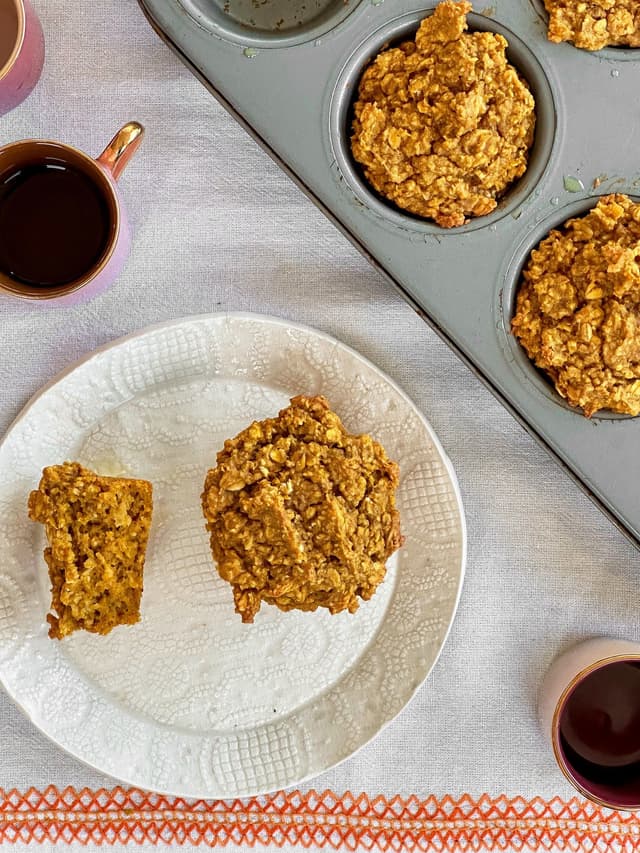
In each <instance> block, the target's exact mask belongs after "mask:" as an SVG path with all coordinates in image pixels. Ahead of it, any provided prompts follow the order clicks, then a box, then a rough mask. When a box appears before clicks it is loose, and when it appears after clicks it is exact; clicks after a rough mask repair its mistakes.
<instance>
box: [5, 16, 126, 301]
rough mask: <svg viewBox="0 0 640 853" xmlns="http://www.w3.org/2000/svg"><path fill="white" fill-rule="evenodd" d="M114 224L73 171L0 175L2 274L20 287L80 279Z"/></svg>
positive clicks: (42, 169) (31, 168) (49, 166)
mask: <svg viewBox="0 0 640 853" xmlns="http://www.w3.org/2000/svg"><path fill="white" fill-rule="evenodd" d="M1 2H2V0H0V3H1ZM110 225H111V217H110V213H109V207H108V205H107V202H106V199H105V197H104V194H103V193H102V191H101V189H100V187H99V186H98V185H97V184H96V182H95V181H94V180H93V179H92V178H91V177H89V176H88V175H86V174H85V173H84V172H82V171H81V170H80V169H77V168H75V167H74V166H70V165H67V164H64V163H58V162H55V163H36V164H33V165H28V166H23V167H21V168H16V169H13V170H12V171H9V172H5V174H3V175H0V273H3V274H4V275H6V276H9V277H10V278H12V279H14V280H15V281H17V282H21V283H22V284H28V285H32V286H37V287H55V286H60V285H64V284H69V283H70V282H72V281H75V280H76V279H79V278H82V277H83V276H85V275H86V274H87V273H88V272H90V271H91V270H92V269H93V267H95V266H96V264H97V263H98V262H99V260H100V258H101V257H102V256H103V254H104V253H105V250H106V248H107V245H108V242H109V237H110V231H111V229H110Z"/></svg>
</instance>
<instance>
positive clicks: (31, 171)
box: [0, 158, 111, 287]
mask: <svg viewBox="0 0 640 853" xmlns="http://www.w3.org/2000/svg"><path fill="white" fill-rule="evenodd" d="M110 233H111V215H110V211H109V206H108V204H107V200H106V199H105V197H104V194H103V192H102V191H101V189H100V187H99V186H98V185H97V183H96V181H95V179H93V178H92V177H90V176H89V175H87V174H86V173H84V172H83V171H82V170H81V169H80V168H78V167H77V166H75V165H71V164H69V163H65V162H64V161H62V160H54V159H52V158H47V159H45V160H42V161H37V160H35V161H34V162H32V163H28V164H26V165H22V166H20V167H17V168H13V169H10V170H9V171H7V172H6V173H5V174H2V175H0V273H2V274H4V275H5V276H8V277H9V278H11V279H13V280H14V281H16V282H19V283H21V284H26V285H31V286H36V287H57V286H60V285H65V284H68V283H70V282H73V281H76V280H77V279H80V278H82V277H83V276H84V275H86V273H87V272H88V271H89V270H91V269H92V268H93V267H94V266H95V265H96V264H97V263H98V262H99V260H100V258H101V257H102V255H103V254H104V253H105V250H106V248H107V246H108V244H109V240H110Z"/></svg>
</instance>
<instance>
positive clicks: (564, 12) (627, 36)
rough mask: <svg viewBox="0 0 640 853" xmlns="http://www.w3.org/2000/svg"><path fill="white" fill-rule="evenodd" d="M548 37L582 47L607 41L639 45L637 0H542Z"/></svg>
mask: <svg viewBox="0 0 640 853" xmlns="http://www.w3.org/2000/svg"><path fill="white" fill-rule="evenodd" d="M545 6H546V9H547V12H548V13H549V31H548V37H549V41H554V42H559V41H571V42H573V43H574V44H575V46H576V47H582V48H584V49H585V50H600V49H601V48H603V47H607V45H625V46H627V47H640V2H639V0H588V2H586V1H585V0H545Z"/></svg>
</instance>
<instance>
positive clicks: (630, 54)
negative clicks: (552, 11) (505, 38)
mask: <svg viewBox="0 0 640 853" xmlns="http://www.w3.org/2000/svg"><path fill="white" fill-rule="evenodd" d="M530 3H531V5H532V6H533V8H534V9H535V11H536V12H537V14H538V16H539V18H540V20H541V21H542V23H543V24H544V30H545V32H546V31H547V26H548V24H549V14H548V12H547V10H546V8H545V5H544V0H530ZM561 44H565V42H561ZM566 44H567V45H568V46H569V47H571V48H572V49H573V50H581V51H583V53H586V54H587V55H588V56H592V57H593V58H594V59H597V60H598V61H599V62H602V60H603V59H604V60H611V61H612V62H637V61H638V60H640V48H638V47H624V46H622V45H621V46H620V47H618V46H615V45H613V46H611V47H603V48H602V49H601V50H585V48H582V47H580V48H576V47H575V45H573V44H572V43H570V42H566Z"/></svg>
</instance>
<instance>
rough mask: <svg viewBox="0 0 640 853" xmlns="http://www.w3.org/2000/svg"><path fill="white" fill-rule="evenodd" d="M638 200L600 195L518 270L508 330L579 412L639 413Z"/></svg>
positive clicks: (621, 196) (540, 245) (532, 254)
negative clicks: (518, 281)
mask: <svg viewBox="0 0 640 853" xmlns="http://www.w3.org/2000/svg"><path fill="white" fill-rule="evenodd" d="M639 258H640V204H636V203H634V202H633V201H632V200H631V199H630V198H628V197H627V196H626V195H608V196H603V197H602V198H601V199H600V200H599V201H598V203H597V205H596V206H595V207H594V208H593V209H592V210H591V211H589V213H587V214H586V215H585V216H580V217H577V218H576V219H570V220H569V221H568V222H566V223H565V225H564V226H563V227H562V228H561V229H556V230H553V231H551V233H550V234H549V236H548V237H546V238H545V239H544V240H542V242H541V243H540V244H539V246H538V247H537V248H536V249H534V250H533V251H532V252H531V255H530V257H529V261H528V262H527V265H526V266H525V268H524V271H523V279H522V282H521V285H520V289H519V291H518V295H517V300H516V314H515V316H514V318H513V322H512V328H513V332H514V334H515V335H516V336H517V337H518V339H519V340H520V343H521V344H522V346H523V347H524V348H525V350H526V351H527V353H528V354H529V357H530V358H531V359H532V360H533V361H534V362H535V364H536V365H537V366H538V367H540V368H541V369H542V370H545V371H546V372H547V373H548V374H549V376H550V377H551V378H552V380H553V381H554V383H555V386H556V388H557V390H558V392H559V393H560V394H561V395H562V396H563V397H565V398H566V399H567V401H568V402H569V403H570V404H571V405H572V406H580V407H581V408H582V409H583V410H584V413H585V415H587V417H590V416H591V415H593V414H595V412H597V411H599V410H600V409H610V410H611V411H614V412H623V413H626V414H630V415H637V414H640V267H639V265H638V259H639Z"/></svg>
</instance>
